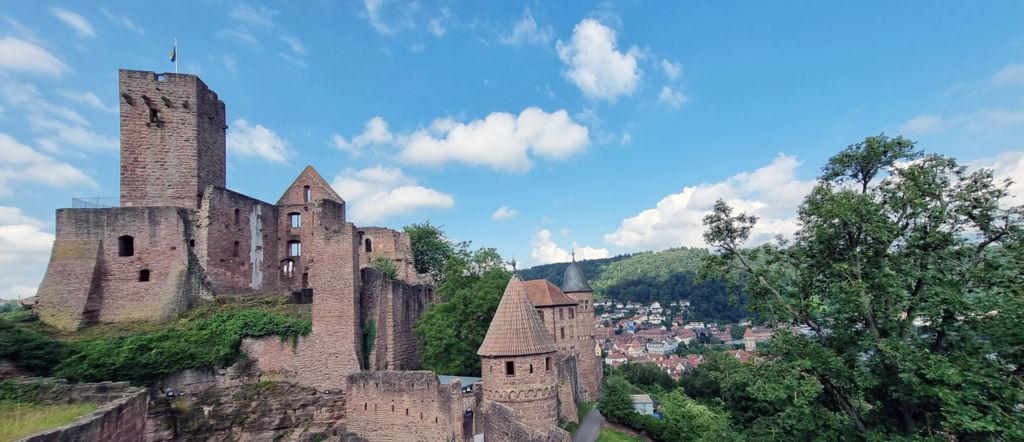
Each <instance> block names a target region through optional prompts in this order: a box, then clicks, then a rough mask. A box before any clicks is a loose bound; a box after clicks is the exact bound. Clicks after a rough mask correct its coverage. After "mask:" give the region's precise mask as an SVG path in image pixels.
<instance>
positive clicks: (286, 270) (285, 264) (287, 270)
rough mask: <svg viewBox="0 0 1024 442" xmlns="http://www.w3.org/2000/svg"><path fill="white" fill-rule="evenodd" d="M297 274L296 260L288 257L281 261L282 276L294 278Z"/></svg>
mask: <svg viewBox="0 0 1024 442" xmlns="http://www.w3.org/2000/svg"><path fill="white" fill-rule="evenodd" d="M294 276H295V261H292V260H290V259H286V260H284V261H281V277H282V278H292V277H294Z"/></svg>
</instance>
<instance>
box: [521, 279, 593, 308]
mask: <svg viewBox="0 0 1024 442" xmlns="http://www.w3.org/2000/svg"><path fill="white" fill-rule="evenodd" d="M523 284H524V285H525V286H526V295H527V296H529V297H530V302H532V303H533V305H534V306H535V307H551V306H558V305H577V304H579V303H578V302H576V301H573V300H572V298H570V297H568V296H566V295H565V293H562V289H560V288H558V286H557V285H554V284H552V283H551V281H548V280H546V279H533V280H530V281H526V282H524V283H523Z"/></svg>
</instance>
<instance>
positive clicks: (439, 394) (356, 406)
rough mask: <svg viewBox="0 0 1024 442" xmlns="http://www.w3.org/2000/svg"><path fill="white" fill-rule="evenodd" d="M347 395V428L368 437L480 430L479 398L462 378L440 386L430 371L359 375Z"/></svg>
mask: <svg viewBox="0 0 1024 442" xmlns="http://www.w3.org/2000/svg"><path fill="white" fill-rule="evenodd" d="M346 397H347V401H346V404H347V405H346V415H347V416H348V424H347V431H348V432H350V433H354V434H355V435H358V436H359V437H360V438H362V439H364V440H367V441H371V442H405V441H449V440H465V439H467V438H468V439H471V438H472V437H473V433H474V432H475V431H474V425H473V424H472V419H473V416H475V415H476V414H477V413H478V407H477V405H478V400H477V396H476V395H475V394H473V393H466V394H463V392H462V385H461V384H460V383H459V382H458V381H453V382H452V384H450V385H441V384H440V383H439V382H438V379H437V376H436V375H434V373H432V372H429V371H373V372H363V373H358V374H354V375H351V376H349V379H348V391H347V392H346ZM467 410H468V411H470V413H466V411H467ZM464 419H468V420H469V422H470V424H469V425H464V423H465V422H464ZM464 430H468V431H465V433H466V434H464Z"/></svg>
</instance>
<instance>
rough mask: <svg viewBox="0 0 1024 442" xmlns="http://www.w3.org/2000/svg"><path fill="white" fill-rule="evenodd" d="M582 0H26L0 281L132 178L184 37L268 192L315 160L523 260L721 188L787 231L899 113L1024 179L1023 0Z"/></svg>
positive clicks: (9, 99)
mask: <svg viewBox="0 0 1024 442" xmlns="http://www.w3.org/2000/svg"><path fill="white" fill-rule="evenodd" d="M571 3H572V4H571V5H555V4H551V3H550V2H530V3H511V2H509V3H506V2H467V3H457V2H414V3H402V2H392V1H381V0H368V1H365V2H360V1H337V2H335V1H326V0H321V1H309V2H305V1H303V2H299V1H295V2H256V1H246V2H237V1H213V0H211V1H175V2H128V1H125V2H107V3H99V2H96V3H94V2H64V3H59V2H7V3H5V4H4V5H3V6H0V265H2V267H0V297H15V296H18V295H23V296H24V295H28V294H31V293H32V292H33V291H34V288H35V286H36V285H37V284H38V282H39V280H40V279H41V277H42V274H43V272H44V270H45V266H46V262H47V259H48V256H49V248H50V244H51V243H52V240H53V231H54V221H53V213H54V209H56V208H59V207H68V206H70V203H71V198H72V197H93V196H97V197H111V196H117V195H118V126H117V125H118V122H117V115H116V107H117V105H118V103H117V81H116V73H117V69H118V68H130V69H141V70H153V71H157V72H164V71H173V69H174V66H173V64H171V63H170V62H169V61H168V59H167V54H168V52H169V51H170V49H171V45H172V41H173V39H174V38H175V37H177V38H178V40H179V49H178V53H179V57H180V59H179V62H180V70H181V71H182V72H187V73H194V74H197V75H199V76H200V77H201V78H202V79H203V81H204V82H206V83H207V84H208V85H209V86H210V87H211V88H212V89H214V90H215V91H217V92H218V93H219V95H220V97H221V99H223V100H224V101H225V103H226V104H227V112H228V125H229V127H230V128H229V130H228V134H229V140H228V149H229V152H228V187H230V188H232V189H234V190H238V191H241V192H244V193H247V194H249V195H252V196H255V197H257V198H260V199H263V200H265V201H270V202H273V201H276V200H277V198H278V197H279V195H280V193H281V192H282V191H283V190H284V187H285V186H286V185H288V183H290V182H291V180H292V179H293V178H294V177H295V175H297V174H298V173H299V171H300V170H302V168H303V166H305V165H306V164H312V165H313V166H315V167H316V168H317V169H318V170H319V171H320V173H321V174H322V175H324V177H325V178H327V180H328V181H330V182H332V183H333V184H334V186H335V187H336V188H337V190H338V191H339V193H340V194H341V196H342V197H343V198H345V199H346V200H347V201H348V203H349V206H350V214H351V218H352V219H351V220H352V221H354V222H356V223H357V224H359V225H384V226H390V227H395V228H400V227H402V226H403V225H406V224H408V223H411V222H417V221H423V220H430V221H431V222H433V223H435V224H441V225H444V226H445V228H446V230H447V231H448V232H449V234H450V235H451V236H452V237H453V238H456V239H460V240H463V239H465V240H472V241H473V243H474V245H475V246H491V247H497V248H498V249H499V251H500V252H501V253H502V254H503V255H504V256H505V257H506V258H513V257H514V258H515V259H517V260H518V261H519V262H521V263H525V265H535V264H539V263H546V262H556V261H562V260H565V259H566V258H567V256H568V252H569V250H571V249H572V248H575V249H576V251H577V256H583V257H602V256H608V255H614V254H618V253H623V252H632V251H639V250H651V249H654V250H658V249H665V248H668V247H675V246H680V245H688V246H700V245H702V242H701V239H700V238H701V227H700V218H701V217H702V215H703V214H704V213H705V212H706V211H707V209H708V208H709V207H710V205H711V204H712V203H713V202H714V200H715V199H717V198H724V199H726V200H728V201H729V202H730V203H732V204H734V205H736V206H738V207H741V208H743V209H745V210H748V211H752V212H754V213H756V214H758V215H759V216H760V217H761V219H762V223H761V225H760V227H759V228H758V230H757V232H756V234H757V237H758V238H759V239H763V238H767V237H769V236H770V235H772V234H775V233H783V234H785V233H788V232H792V231H793V230H794V229H795V228H796V224H795V222H794V220H793V213H794V210H795V208H796V206H797V205H798V204H799V201H800V199H801V197H802V196H803V195H804V193H805V192H806V191H807V190H808V189H809V188H810V186H811V184H812V181H813V179H814V177H815V175H816V172H817V171H818V170H819V168H820V167H821V165H822V164H824V162H825V161H826V160H827V158H828V157H829V156H830V155H832V154H834V153H835V152H837V151H838V150H840V149H841V148H843V147H844V146H846V145H848V144H851V143H855V142H857V141H859V140H861V139H863V138H864V137H865V136H868V135H873V134H877V133H880V132H886V133H887V134H890V135H896V134H905V135H907V136H909V137H911V138H912V139H914V140H917V141H919V143H920V144H919V146H920V147H922V148H924V149H925V150H928V151H934V152H940V153H944V154H949V155H953V156H955V157H957V158H959V159H960V160H962V161H963V162H966V163H969V164H971V165H972V166H974V167H993V168H995V169H996V172H997V174H999V175H1000V176H1006V177H1018V179H1024V153H1022V152H1021V151H1022V150H1024V146H1022V145H1021V144H1022V143H1021V139H1022V138H1021V136H1022V135H1024V21H1022V20H1021V19H1020V18H1021V17H1024V3H1020V2H985V3H970V4H968V3H963V2H935V1H928V2H925V1H907V2H856V4H854V2H845V3H842V4H840V3H835V2H791V1H785V2H729V3H722V2H658V3H652V2H633V1H625V2H604V3H593V4H584V3H582V2H571ZM1015 201H1016V202H1018V203H1020V202H1024V201H1022V199H1020V198H1015Z"/></svg>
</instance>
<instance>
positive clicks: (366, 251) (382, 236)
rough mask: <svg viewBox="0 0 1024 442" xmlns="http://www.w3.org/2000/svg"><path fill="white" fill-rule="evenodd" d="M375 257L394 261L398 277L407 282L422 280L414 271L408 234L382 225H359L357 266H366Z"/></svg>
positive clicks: (417, 282) (415, 282) (414, 264)
mask: <svg viewBox="0 0 1024 442" xmlns="http://www.w3.org/2000/svg"><path fill="white" fill-rule="evenodd" d="M377 257H385V258H388V259H390V260H392V261H393V262H394V263H395V266H396V267H398V279H401V280H403V281H405V282H407V283H409V284H420V283H422V282H423V280H422V278H421V277H420V275H419V274H418V273H416V262H415V260H414V259H413V256H412V241H411V240H410V238H409V235H407V234H405V233H402V232H396V231H394V230H391V229H388V228H384V227H360V228H359V266H360V267H368V266H369V265H370V263H372V262H373V259H374V258H377Z"/></svg>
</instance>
